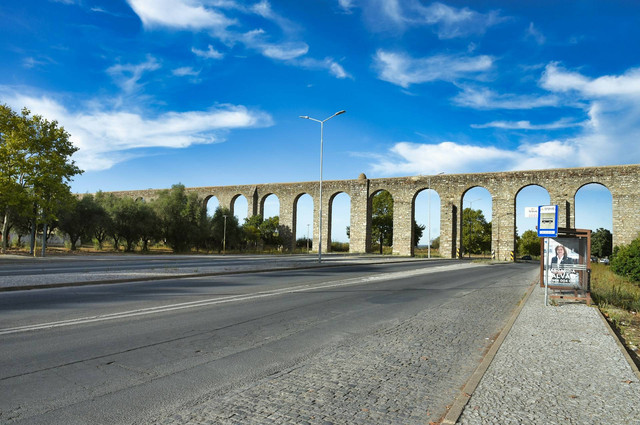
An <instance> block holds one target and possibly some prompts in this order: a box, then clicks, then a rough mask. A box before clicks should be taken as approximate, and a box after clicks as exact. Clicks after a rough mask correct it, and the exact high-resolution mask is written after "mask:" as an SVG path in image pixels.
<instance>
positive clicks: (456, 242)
mask: <svg viewBox="0 0 640 425" xmlns="http://www.w3.org/2000/svg"><path fill="white" fill-rule="evenodd" d="M430 183H431V189H432V190H434V191H436V192H437V193H438V194H439V195H440V253H441V255H442V256H443V257H447V258H453V257H455V256H456V249H457V248H458V247H460V241H461V238H462V217H461V216H462V215H461V211H462V200H463V197H464V194H465V193H466V192H467V191H468V190H469V189H472V188H474V187H483V188H485V189H487V190H488V191H489V193H490V194H491V197H492V202H493V208H492V210H493V211H492V217H491V221H492V222H493V226H492V229H493V231H492V240H491V247H492V250H493V251H495V253H496V256H497V258H503V259H504V258H506V257H507V255H508V253H509V252H510V251H512V250H514V248H515V236H516V196H517V195H518V193H519V192H520V190H522V189H523V188H525V187H527V186H531V185H537V186H541V187H543V188H545V189H546V190H547V191H548V193H549V197H550V201H551V204H552V205H559V210H560V212H559V217H558V218H559V226H560V227H569V228H573V227H575V195H576V193H577V191H578V190H579V189H580V188H581V187H583V186H585V185H587V184H590V183H599V184H601V185H603V186H605V187H606V188H608V189H609V191H610V192H611V195H612V208H613V243H614V246H615V245H619V244H628V243H630V242H631V241H632V240H633V239H634V238H635V237H637V236H638V234H639V232H640V165H620V166H606V167H584V168H568V169H549V170H531V171H513V172H497V173H474V174H442V175H434V176H431V178H430ZM428 188H429V176H416V177H396V178H380V179H367V178H366V177H365V176H364V174H362V175H361V176H360V178H358V179H355V180H334V181H323V194H322V197H323V199H322V211H323V218H322V221H323V223H325V224H324V225H323V229H322V231H323V235H322V240H323V247H322V248H323V251H324V252H328V251H330V247H331V240H330V237H329V236H330V235H331V213H332V211H331V206H332V201H333V199H334V198H335V196H336V195H338V194H340V193H346V194H347V195H349V196H350V197H351V231H350V241H349V247H350V252H353V253H363V252H367V251H369V248H370V246H371V237H370V235H371V232H370V227H371V213H370V211H371V199H372V197H373V195H375V194H376V193H378V192H379V191H381V190H386V191H388V192H389V193H390V194H391V195H392V197H393V202H394V207H393V226H394V232H393V253H394V254H397V255H413V246H412V243H411V241H412V239H413V235H412V232H413V226H412V221H413V217H414V210H415V199H416V197H417V195H418V194H419V193H420V192H421V191H423V190H426V189H428ZM187 191H189V192H195V193H197V194H198V196H199V197H200V198H201V199H203V202H204V203H205V205H206V202H207V201H208V200H209V198H211V197H213V196H215V197H216V198H217V199H218V201H219V203H220V206H222V207H227V208H229V209H230V210H231V211H232V212H233V208H234V203H235V200H236V199H237V198H238V197H239V196H240V195H243V196H244V197H245V198H246V199H247V202H248V216H252V215H255V214H261V215H263V211H264V202H265V199H266V198H267V197H268V196H269V195H272V194H275V195H276V196H277V197H278V198H279V200H280V226H283V227H285V228H288V229H289V230H290V231H291V232H292V234H293V235H295V234H296V221H297V220H296V214H297V211H296V208H297V203H298V202H297V201H298V199H299V198H300V197H301V196H302V195H305V194H309V195H311V197H312V198H313V199H314V203H313V204H314V217H316V218H317V217H318V207H319V204H318V203H317V202H315V200H316V199H317V198H318V191H319V185H318V182H317V181H314V182H302V183H269V184H257V185H242V186H210V187H194V188H188V189H187ZM158 192H159V190H157V189H149V190H137V191H122V192H112V193H114V194H115V195H117V196H130V197H135V198H143V199H154V198H155V197H157V194H158ZM487 219H488V217H487ZM318 237H319V226H318V220H317V219H314V228H313V243H314V245H313V246H317V243H318ZM291 239H292V242H291V243H292V245H293V244H294V243H295V238H291Z"/></svg>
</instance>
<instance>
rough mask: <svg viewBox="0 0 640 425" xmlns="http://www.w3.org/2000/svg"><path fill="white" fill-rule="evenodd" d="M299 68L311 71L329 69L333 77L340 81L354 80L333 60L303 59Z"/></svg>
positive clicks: (299, 63)
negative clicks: (345, 79)
mask: <svg viewBox="0 0 640 425" xmlns="http://www.w3.org/2000/svg"><path fill="white" fill-rule="evenodd" d="M298 66H301V67H303V68H309V69H327V70H329V73H330V74H331V75H333V76H334V77H336V78H339V79H344V78H353V77H352V76H351V75H350V74H349V73H348V72H347V71H345V70H344V68H343V67H342V65H340V64H339V63H337V62H336V61H334V60H333V59H332V58H325V59H324V60H317V59H312V58H302V59H300V60H299V61H298Z"/></svg>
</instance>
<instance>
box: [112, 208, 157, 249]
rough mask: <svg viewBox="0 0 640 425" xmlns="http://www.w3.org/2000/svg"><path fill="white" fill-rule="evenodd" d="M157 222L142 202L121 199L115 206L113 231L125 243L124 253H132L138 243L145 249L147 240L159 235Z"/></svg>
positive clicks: (153, 212) (151, 209)
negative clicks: (141, 243)
mask: <svg viewBox="0 0 640 425" xmlns="http://www.w3.org/2000/svg"><path fill="white" fill-rule="evenodd" d="M159 222H160V220H159V219H158V218H157V216H156V213H155V211H154V210H153V208H151V206H150V205H148V204H146V203H145V202H144V201H134V200H133V199H131V198H123V199H121V200H120V201H119V202H118V203H117V204H116V206H115V210H114V218H113V227H114V229H113V230H114V233H116V234H117V237H118V238H119V239H124V241H125V242H126V247H125V251H128V252H130V251H133V249H134V248H135V246H136V244H137V243H138V242H140V241H142V242H143V249H146V248H147V242H148V241H149V239H151V238H153V237H154V236H155V235H156V234H159V232H158V223H159Z"/></svg>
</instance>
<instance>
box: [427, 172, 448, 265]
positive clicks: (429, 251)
mask: <svg viewBox="0 0 640 425" xmlns="http://www.w3.org/2000/svg"><path fill="white" fill-rule="evenodd" d="M440 174H444V171H441V172H439V173H438V174H436V176H439V175H440ZM427 209H428V210H429V214H427V216H428V217H429V219H428V221H427V227H428V228H429V230H428V232H427V233H428V234H427V237H428V238H429V246H428V248H427V258H431V176H429V190H428V191H427Z"/></svg>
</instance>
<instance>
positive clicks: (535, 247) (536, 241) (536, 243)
mask: <svg viewBox="0 0 640 425" xmlns="http://www.w3.org/2000/svg"><path fill="white" fill-rule="evenodd" d="M518 252H519V253H520V255H535V256H539V255H540V238H539V237H538V233H537V232H536V231H535V230H526V231H525V232H524V233H523V234H522V236H521V237H520V243H519V244H518Z"/></svg>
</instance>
